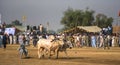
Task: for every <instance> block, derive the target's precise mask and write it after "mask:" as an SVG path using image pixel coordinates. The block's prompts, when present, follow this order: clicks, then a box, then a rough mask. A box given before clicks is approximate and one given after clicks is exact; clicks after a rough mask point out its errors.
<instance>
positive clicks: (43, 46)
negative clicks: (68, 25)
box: [37, 39, 72, 59]
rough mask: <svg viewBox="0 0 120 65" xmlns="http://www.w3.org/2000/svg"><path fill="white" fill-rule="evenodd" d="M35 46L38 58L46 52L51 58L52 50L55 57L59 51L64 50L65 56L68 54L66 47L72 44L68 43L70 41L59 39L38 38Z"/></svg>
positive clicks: (70, 46)
mask: <svg viewBox="0 0 120 65" xmlns="http://www.w3.org/2000/svg"><path fill="white" fill-rule="evenodd" d="M37 46H38V58H41V57H43V56H44V55H45V54H46V53H47V54H48V56H49V58H51V52H54V54H55V55H56V59H57V58H58V54H59V52H62V51H64V52H65V54H66V56H68V55H67V51H66V49H67V48H72V44H71V43H70V41H64V40H60V39H55V40H51V39H39V41H38V43H37Z"/></svg>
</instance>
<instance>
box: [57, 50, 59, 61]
mask: <svg viewBox="0 0 120 65" xmlns="http://www.w3.org/2000/svg"><path fill="white" fill-rule="evenodd" d="M58 55H59V50H57V51H56V59H58Z"/></svg>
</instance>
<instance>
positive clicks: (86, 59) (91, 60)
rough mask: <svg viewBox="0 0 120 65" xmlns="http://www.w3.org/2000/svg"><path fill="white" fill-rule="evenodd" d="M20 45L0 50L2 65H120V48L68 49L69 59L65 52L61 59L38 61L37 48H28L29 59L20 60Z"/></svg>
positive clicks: (46, 58)
mask: <svg viewBox="0 0 120 65" xmlns="http://www.w3.org/2000/svg"><path fill="white" fill-rule="evenodd" d="M18 46H19V45H7V49H6V50H4V49H2V48H0V65H120V48H119V47H112V48H110V50H103V49H96V48H90V47H87V48H73V49H68V55H69V58H67V57H66V56H65V54H64V53H63V52H61V53H60V54H59V59H55V56H52V58H51V59H48V57H47V56H46V57H45V58H42V59H38V57H37V48H33V47H32V46H29V47H27V49H28V51H29V57H28V58H23V59H20V57H19V54H18V51H17V48H18Z"/></svg>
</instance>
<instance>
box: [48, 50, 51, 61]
mask: <svg viewBox="0 0 120 65" xmlns="http://www.w3.org/2000/svg"><path fill="white" fill-rule="evenodd" d="M48 55H49V57H48V58H49V59H50V58H51V51H50V50H49V51H48Z"/></svg>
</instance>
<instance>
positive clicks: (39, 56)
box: [38, 48, 41, 58]
mask: <svg viewBox="0 0 120 65" xmlns="http://www.w3.org/2000/svg"><path fill="white" fill-rule="evenodd" d="M38 58H41V55H40V48H38Z"/></svg>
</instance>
